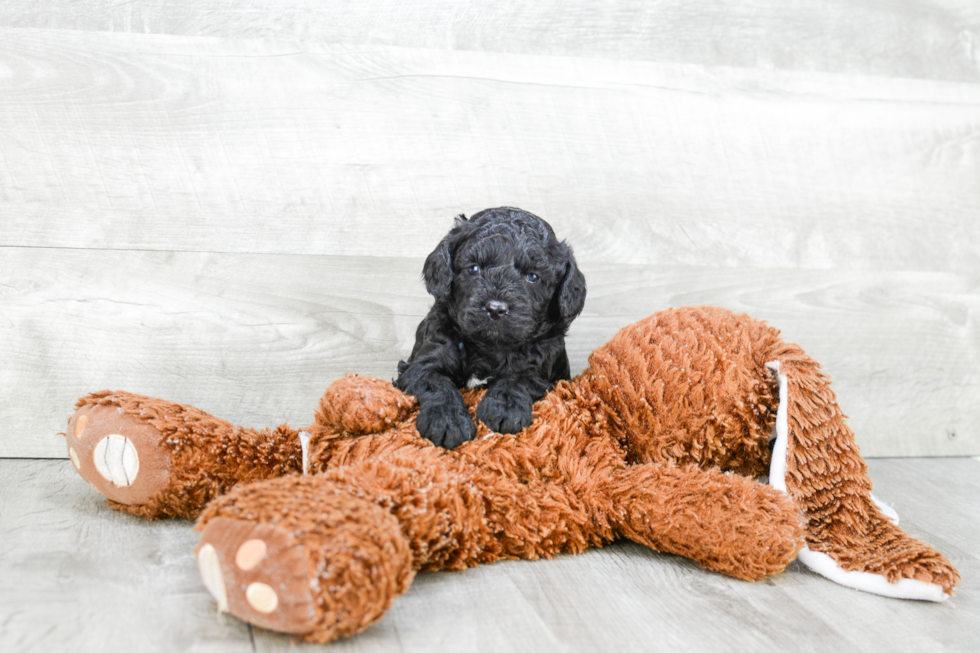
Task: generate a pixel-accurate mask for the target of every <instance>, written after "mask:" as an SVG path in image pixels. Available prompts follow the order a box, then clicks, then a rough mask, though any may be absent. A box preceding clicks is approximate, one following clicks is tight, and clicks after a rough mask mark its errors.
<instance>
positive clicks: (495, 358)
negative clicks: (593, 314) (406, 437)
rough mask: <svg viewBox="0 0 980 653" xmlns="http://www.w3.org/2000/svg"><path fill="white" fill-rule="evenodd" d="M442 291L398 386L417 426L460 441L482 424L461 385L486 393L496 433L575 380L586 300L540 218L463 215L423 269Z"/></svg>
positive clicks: (524, 419)
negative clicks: (575, 333) (575, 328)
mask: <svg viewBox="0 0 980 653" xmlns="http://www.w3.org/2000/svg"><path fill="white" fill-rule="evenodd" d="M423 275H424V277H425V284H426V289H427V290H428V292H429V293H430V294H431V295H432V296H433V297H435V303H434V305H433V306H432V309H431V310H430V311H429V314H428V315H427V316H426V317H425V319H423V320H422V323H421V324H419V327H418V330H417V332H416V336H415V346H414V348H413V349H412V354H411V356H410V357H409V359H408V361H407V362H406V361H402V362H401V363H399V365H398V378H397V380H396V381H395V386H396V387H398V388H399V389H401V390H403V391H404V392H406V393H408V394H410V395H413V396H415V397H417V398H418V400H419V404H420V406H421V411H420V413H419V417H418V428H419V432H420V433H421V434H422V435H423V436H424V437H426V438H428V439H429V440H431V441H432V442H434V443H436V444H438V445H441V446H444V447H450V448H451V447H455V446H457V445H459V444H460V443H462V442H465V441H467V440H470V439H472V438H473V436H474V434H475V433H476V426H475V424H474V423H473V420H472V419H471V418H470V417H469V415H468V414H467V411H466V408H465V406H464V405H463V401H462V397H461V396H460V393H459V388H462V387H464V386H467V385H468V384H470V383H471V382H473V381H474V380H478V381H480V382H483V383H486V384H487V386H488V391H487V394H486V396H485V397H484V399H483V401H481V403H480V406H479V407H478V408H477V414H476V416H477V418H478V419H479V420H480V421H482V422H483V423H484V424H486V425H487V426H488V427H489V428H490V429H491V430H493V431H495V432H498V433H517V432H519V431H521V430H522V429H524V428H525V427H527V426H529V425H530V424H531V407H532V405H533V404H534V402H535V401H537V400H539V399H541V397H543V396H544V395H545V393H546V392H547V391H548V390H549V389H551V387H552V386H553V385H554V383H555V382H556V381H558V380H561V379H567V378H569V376H570V372H569V367H568V356H567V354H566V353H565V333H566V331H567V330H568V326H569V325H570V324H571V322H572V320H573V319H575V317H576V316H577V315H578V314H579V313H580V312H581V311H582V307H583V305H584V303H585V278H584V277H583V276H582V273H581V272H579V270H578V267H577V265H576V264H575V258H574V256H573V255H572V250H571V248H570V247H569V246H568V245H566V244H565V243H564V242H561V241H559V240H558V239H557V238H556V236H555V233H554V231H552V229H551V227H550V226H549V225H548V223H546V222H545V221H544V220H542V219H541V218H539V217H537V216H535V215H532V214H530V213H528V212H526V211H522V210H520V209H514V208H508V207H503V208H498V209H487V210H485V211H481V212H480V213H477V214H476V215H474V216H473V217H472V218H470V219H468V220H467V219H466V217H465V216H460V217H459V218H458V219H457V220H456V225H455V227H453V229H452V230H451V231H450V232H449V234H448V235H447V236H446V237H445V238H444V239H443V240H442V242H440V243H439V246H438V247H436V249H435V250H434V251H433V252H432V253H431V254H430V255H429V257H428V258H427V259H426V261H425V266H424V268H423Z"/></svg>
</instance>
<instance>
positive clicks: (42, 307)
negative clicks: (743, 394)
mask: <svg viewBox="0 0 980 653" xmlns="http://www.w3.org/2000/svg"><path fill="white" fill-rule="evenodd" d="M421 268H422V261H421V260H419V259H406V258H403V259H388V258H380V257H371V258H360V257H352V258H347V257H329V256H285V255H245V254H213V253H172V252H132V251H129V252H126V251H113V250H84V249H83V250H67V249H54V250H46V249H29V248H5V249H0V279H2V280H3V281H2V282H0V283H2V285H0V360H3V361H4V362H5V364H4V365H3V367H0V395H2V396H3V397H4V398H5V400H4V401H3V402H0V456H22V457H64V456H65V455H66V452H65V449H64V443H63V442H62V441H61V439H60V438H57V437H55V435H54V434H55V433H57V432H59V431H61V430H62V429H63V428H64V420H65V419H66V418H67V417H68V416H69V415H70V414H71V412H72V405H73V404H74V401H75V399H76V398H77V397H79V396H80V395H82V394H85V393H87V392H91V391H94V390H99V389H102V388H107V387H109V388H116V389H124V390H129V391H132V392H138V393H142V394H148V395H151V396H158V397H163V398H166V399H170V400H172V401H178V402H180V403H190V404H193V405H196V406H198V407H200V408H202V409H204V410H207V411H209V412H211V413H213V414H215V415H217V416H218V417H222V418H224V419H228V420H230V421H233V422H235V423H239V424H243V425H248V426H255V427H266V426H275V425H277V424H280V423H283V422H289V423H291V424H293V425H294V426H299V427H301V426H305V425H306V424H308V423H309V422H310V421H311V420H312V417H313V410H314V408H315V406H316V402H317V400H318V399H319V397H320V395H321V394H322V393H323V391H324V389H325V388H326V387H327V385H328V384H329V383H330V382H331V381H333V380H334V379H337V378H339V377H340V376H342V375H343V374H345V373H347V372H358V373H361V374H367V375H372V376H378V377H381V378H392V377H393V376H394V374H395V367H396V363H397V361H398V360H399V359H400V358H404V357H406V356H407V355H408V353H409V352H410V351H411V347H412V343H413V341H414V334H415V328H416V326H417V325H418V322H419V321H420V320H421V318H422V317H423V316H424V315H425V312H426V311H427V310H428V306H429V304H430V298H429V297H428V296H427V295H426V294H425V291H424V288H423V285H422V282H421V280H420V271H421ZM583 269H584V270H585V274H586V276H587V279H588V282H589V296H588V300H587V302H586V307H585V311H584V313H583V314H582V316H581V317H579V318H578V319H577V320H576V321H575V322H574V323H573V325H572V328H571V330H570V332H569V336H568V339H567V344H568V348H569V353H570V358H571V365H572V369H573V370H574V371H576V372H577V371H579V370H581V369H583V368H584V367H585V365H586V361H587V357H588V354H589V352H591V351H592V350H593V349H595V348H596V347H598V346H599V345H601V344H603V343H604V342H606V341H607V340H608V339H609V338H610V337H612V336H613V335H614V334H615V333H616V331H617V330H619V329H620V328H622V327H624V326H626V325H627V324H630V323H631V322H633V321H635V320H638V319H640V318H643V317H645V316H647V315H649V314H650V313H653V312H655V311H657V310H662V309H664V308H668V307H671V306H683V305H691V304H713V305H720V306H725V307H727V308H730V309H732V310H736V311H739V312H748V313H750V314H752V315H754V316H756V317H759V318H762V319H766V320H768V321H769V322H770V323H771V324H773V325H774V326H776V327H778V328H780V329H781V330H782V331H783V335H784V337H785V338H786V339H787V340H789V341H794V342H798V343H800V344H801V345H802V346H803V347H804V348H805V349H806V350H807V351H809V352H810V353H811V354H812V355H813V356H814V357H815V358H816V359H817V360H819V361H820V362H821V363H822V364H823V366H824V368H825V369H826V370H827V371H828V372H829V373H830V374H832V375H833V376H834V377H835V389H836V391H837V392H838V395H839V398H840V402H841V405H842V406H843V408H844V410H845V412H846V413H848V414H849V415H850V416H851V425H852V426H853V428H854V429H855V430H856V432H857V433H858V442H859V443H860V445H861V447H862V451H863V453H864V454H865V455H867V456H886V455H891V456H894V455H908V456H913V455H919V456H922V455H929V456H939V455H947V456H948V455H968V454H972V455H976V454H978V453H980V412H978V411H977V408H976V407H977V406H978V405H980V293H978V288H977V285H978V283H980V279H978V278H976V277H964V276H961V275H957V274H953V273H919V272H905V273H894V272H851V271H807V270H752V269H744V270H722V269H716V268H692V267H666V266H665V267H653V266H636V265H628V264H619V265H614V264H605V265H594V266H585V267H583Z"/></svg>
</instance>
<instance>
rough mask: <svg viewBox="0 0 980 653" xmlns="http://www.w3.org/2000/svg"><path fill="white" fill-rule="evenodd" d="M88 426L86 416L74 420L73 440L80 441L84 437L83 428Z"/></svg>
mask: <svg viewBox="0 0 980 653" xmlns="http://www.w3.org/2000/svg"><path fill="white" fill-rule="evenodd" d="M87 426H88V415H79V416H78V419H76V420H75V439H76V440H81V439H82V436H83V435H85V427H87Z"/></svg>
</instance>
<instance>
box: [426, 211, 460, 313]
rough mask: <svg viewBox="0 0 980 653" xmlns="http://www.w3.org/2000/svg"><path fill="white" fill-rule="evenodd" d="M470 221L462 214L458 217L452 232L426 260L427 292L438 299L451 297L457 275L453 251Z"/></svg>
mask: <svg viewBox="0 0 980 653" xmlns="http://www.w3.org/2000/svg"><path fill="white" fill-rule="evenodd" d="M468 224H469V221H468V220H467V219H466V216H465V215H463V214H462V213H461V214H459V215H458V216H456V224H455V225H454V226H453V228H452V230H450V232H449V233H448V234H447V235H446V237H445V238H443V239H442V241H440V243H439V245H438V246H436V248H435V249H434V250H432V253H431V254H429V255H428V256H427V257H426V259H425V265H423V266H422V277H423V278H424V279H425V289H426V291H427V292H428V293H429V294H430V295H432V296H433V297H435V298H436V299H437V300H438V299H445V298H446V297H448V296H449V290H450V288H451V287H452V283H453V277H454V276H455V275H456V273H455V271H454V270H453V251H454V250H455V248H456V244H457V243H458V242H459V240H460V239H461V238H462V237H463V233H464V232H465V231H466V227H467V225H468Z"/></svg>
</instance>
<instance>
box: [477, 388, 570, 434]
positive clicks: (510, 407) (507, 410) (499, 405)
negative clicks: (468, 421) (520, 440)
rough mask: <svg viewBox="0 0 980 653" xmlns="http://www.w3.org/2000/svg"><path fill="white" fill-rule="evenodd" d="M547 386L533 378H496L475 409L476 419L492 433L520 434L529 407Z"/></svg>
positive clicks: (529, 423)
mask: <svg viewBox="0 0 980 653" xmlns="http://www.w3.org/2000/svg"><path fill="white" fill-rule="evenodd" d="M550 387H551V384H550V383H548V382H546V381H544V380H542V379H540V378H535V377H534V376H533V375H528V376H505V377H501V378H498V379H496V380H495V381H493V382H492V383H491V385H490V387H489V388H488V389H487V394H485V395H484V396H483V399H481V400H480V404H479V405H478V406H477V407H476V416H477V418H478V419H479V420H480V421H481V422H483V423H484V424H486V425H487V428H488V429H490V430H491V431H494V432H496V433H520V432H521V431H523V430H524V429H525V428H527V427H528V426H530V425H531V421H532V416H531V408H532V406H534V402H535V401H537V400H538V399H540V398H541V397H543V396H544V394H545V392H547V391H548V389H549V388H550Z"/></svg>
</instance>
